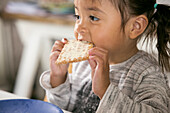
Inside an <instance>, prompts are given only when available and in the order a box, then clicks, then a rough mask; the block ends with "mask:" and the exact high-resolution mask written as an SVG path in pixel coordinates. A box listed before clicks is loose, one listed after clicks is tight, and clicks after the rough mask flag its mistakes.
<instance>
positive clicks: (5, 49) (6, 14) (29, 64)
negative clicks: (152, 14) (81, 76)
mask: <svg viewBox="0 0 170 113" xmlns="http://www.w3.org/2000/svg"><path fill="white" fill-rule="evenodd" d="M158 3H164V4H170V0H159V1H158ZM73 14H74V8H73V0H0V90H5V91H8V92H11V93H15V94H17V95H19V96H23V97H28V98H32V99H41V100H42V99H44V96H45V92H44V90H43V89H42V88H41V87H40V85H39V77H40V75H41V74H42V73H43V72H44V71H45V70H49V55H50V50H51V47H52V45H53V43H54V41H55V40H61V39H62V38H65V37H66V38H68V39H72V38H74V35H73V29H74V18H73ZM138 47H139V48H141V49H143V50H146V51H148V52H151V51H150V50H149V49H148V48H147V46H145V45H141V44H139V45H138ZM154 47H155V45H153V48H154ZM155 51H156V50H155ZM155 53H156V52H155ZM153 54H154V53H153ZM168 75H169V76H170V74H168Z"/></svg>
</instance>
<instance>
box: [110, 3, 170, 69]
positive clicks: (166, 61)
mask: <svg viewBox="0 0 170 113" xmlns="http://www.w3.org/2000/svg"><path fill="white" fill-rule="evenodd" d="M110 1H111V2H112V4H113V5H114V6H115V7H116V8H117V9H118V10H119V11H120V14H121V18H122V28H123V30H124V27H125V25H126V23H127V21H128V20H129V18H130V17H132V16H138V15H142V14H144V15H146V17H147V18H148V21H149V23H148V26H147V28H146V30H145V32H144V33H143V34H142V35H140V36H145V40H148V39H151V41H153V40H154V39H155V37H157V45H156V47H157V50H158V61H159V64H160V65H161V66H162V69H165V70H166V71H170V48H169V47H170V6H167V5H161V4H158V5H157V7H156V9H155V8H154V5H155V3H156V0H110ZM144 34H145V35H144ZM148 41H149V40H148ZM168 46H169V47H168Z"/></svg>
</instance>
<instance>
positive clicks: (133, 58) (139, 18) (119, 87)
mask: <svg viewBox="0 0 170 113" xmlns="http://www.w3.org/2000/svg"><path fill="white" fill-rule="evenodd" d="M74 5H75V17H76V23H75V30H74V33H75V37H76V39H77V40H85V41H89V42H92V43H93V44H94V45H95V47H94V48H92V49H91V50H89V55H90V56H89V60H88V61H82V62H78V63H73V68H72V73H71V74H68V72H67V68H68V64H62V65H56V64H55V61H56V59H57V58H58V56H59V54H60V52H61V50H62V48H63V46H64V44H65V43H67V40H66V39H65V40H63V41H56V42H55V44H54V45H53V48H52V52H51V55H50V71H47V72H44V73H43V74H42V76H41V78H40V83H41V85H42V87H43V88H44V89H45V90H46V94H47V97H48V100H49V101H50V102H51V103H53V104H56V105H58V106H59V107H60V108H62V109H66V110H69V111H72V112H73V113H94V112H97V113H158V112H159V113H170V98H169V96H170V90H169V87H168V85H167V83H168V81H167V76H166V75H165V74H164V73H163V71H162V70H163V69H166V70H170V63H169V55H170V49H169V48H168V44H169V42H170V36H169V33H170V7H168V6H165V5H161V4H156V1H155V0H75V1H74ZM144 36H146V37H148V38H153V39H154V38H155V37H157V40H158V41H157V49H158V53H159V54H158V59H159V62H158V63H157V62H156V60H155V59H154V58H153V57H152V56H151V55H149V54H148V53H146V52H144V51H141V50H138V48H137V42H138V40H139V39H140V38H141V37H144Z"/></svg>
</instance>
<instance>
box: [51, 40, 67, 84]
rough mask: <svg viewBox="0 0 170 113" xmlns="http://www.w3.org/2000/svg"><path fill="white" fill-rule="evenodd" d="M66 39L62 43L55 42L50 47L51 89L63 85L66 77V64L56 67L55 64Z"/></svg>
mask: <svg viewBox="0 0 170 113" xmlns="http://www.w3.org/2000/svg"><path fill="white" fill-rule="evenodd" d="M67 42H68V41H67V39H63V40H62V41H59V40H58V41H56V42H55V43H54V45H53V47H52V50H51V54H50V83H51V86H52V87H57V86H59V85H60V84H62V83H64V82H65V80H66V78H67V76H66V73H67V69H68V64H60V65H57V64H56V63H55V62H56V60H57V58H58V56H59V54H60V52H61V50H62V49H63V47H64V45H65V44H66V43H67Z"/></svg>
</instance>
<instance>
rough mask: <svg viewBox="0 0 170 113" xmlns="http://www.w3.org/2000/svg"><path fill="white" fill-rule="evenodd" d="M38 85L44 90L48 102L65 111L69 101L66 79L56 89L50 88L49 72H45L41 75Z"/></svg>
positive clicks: (68, 85)
mask: <svg viewBox="0 0 170 113" xmlns="http://www.w3.org/2000/svg"><path fill="white" fill-rule="evenodd" d="M40 85H41V86H42V87H43V88H44V89H45V91H46V95H47V99H48V101H49V102H51V103H53V104H55V105H57V106H59V107H60V108H62V109H67V108H68V104H69V99H70V95H71V94H70V83H69V77H67V79H66V81H65V83H63V84H61V85H59V86H58V87H55V88H52V87H51V85H50V71H46V72H44V73H43V74H42V75H41V78H40Z"/></svg>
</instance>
